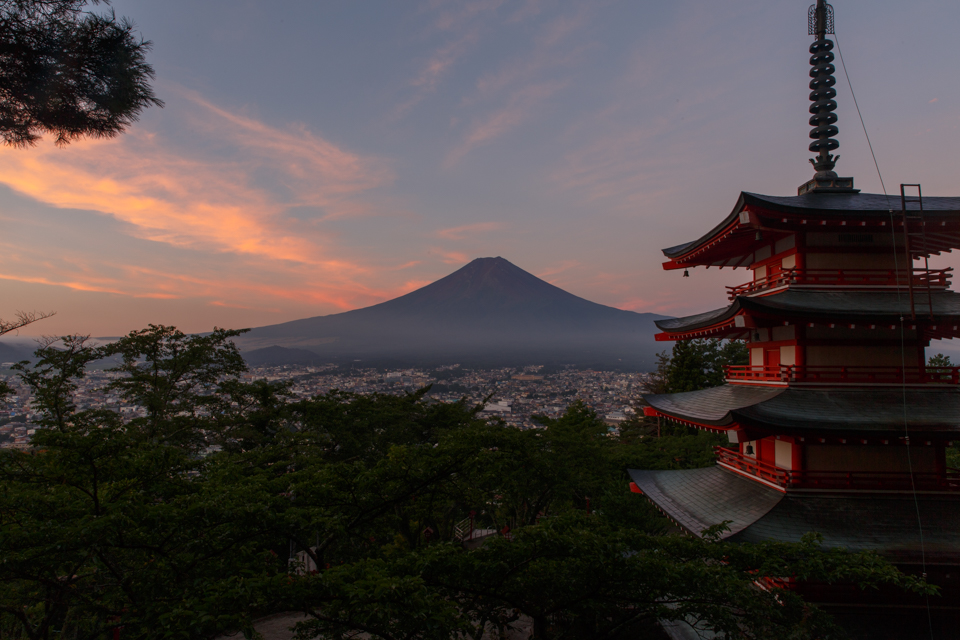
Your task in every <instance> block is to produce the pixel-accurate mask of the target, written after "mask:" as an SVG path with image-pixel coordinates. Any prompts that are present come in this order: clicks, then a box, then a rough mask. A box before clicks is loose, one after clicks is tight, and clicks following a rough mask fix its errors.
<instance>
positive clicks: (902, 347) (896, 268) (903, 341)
mask: <svg viewBox="0 0 960 640" xmlns="http://www.w3.org/2000/svg"><path fill="white" fill-rule="evenodd" d="M833 38H834V40H836V41H837V54H838V55H839V57H840V66H841V67H843V75H844V76H845V77H846V79H847V86H848V87H850V95H851V96H852V97H853V105H854V106H855V107H856V108H857V116H858V117H859V118H860V126H861V127H862V128H863V135H864V137H866V139H867V146H868V147H869V148H870V155H871V156H872V157H873V165H874V166H875V167H876V168H877V177H878V178H880V188H882V189H883V195H884V196H885V197H886V199H887V210H888V211H889V212H890V239H891V241H892V244H893V268H894V272H895V273H899V272H900V264H899V258H898V256H897V232H896V228H895V226H894V219H893V207H892V206H891V205H890V194H888V193H887V187H886V185H885V184H884V182H883V174H881V173H880V164H879V163H878V162H877V154H875V153H874V152H873V144H871V142H870V134H869V133H867V125H866V124H864V122H863V114H862V113H860V105H859V104H858V103H857V94H856V93H854V91H853V83H852V82H850V74H849V73H848V72H847V65H846V63H845V62H844V61H843V51H842V50H841V49H840V38H838V37H837V34H836V32H834V33H833ZM905 208H906V205H904V209H905ZM908 232H909V230H908V229H907V220H906V214H904V221H903V233H904V235H906V234H907V233H908ZM907 259H908V260H912V256H907ZM906 267H907V268H906V272H907V277H908V278H912V277H913V269H912V268H911V265H910V264H907V265H906ZM895 281H896V286H897V308H898V309H899V308H901V304H902V300H901V295H900V278H895ZM901 313H902V312H901ZM930 313H931V315H932V314H933V304H932V302H931V304H930ZM917 326H918V327H919V324H918V325H917ZM916 331H917V339H918V340H919V337H920V332H919V329H917V330H916ZM906 350H907V349H906V327H905V326H904V318H903V316H902V315H901V316H900V366H901V368H902V370H903V371H906V370H907V369H906V366H907V365H906V358H907V356H906ZM922 366H926V362H924V363H922ZM900 389H901V392H902V397H903V435H904V442H905V443H906V446H907V470H908V472H909V473H910V487H911V489H912V494H913V506H914V509H915V510H916V513H917V530H918V531H919V533H920V565H921V567H922V569H921V570H922V571H923V580H924V581H926V579H927V554H926V549H925V547H924V541H923V520H922V519H921V517H920V501H919V500H918V499H917V483H916V479H915V478H914V476H913V456H912V455H911V451H910V426H909V424H908V421H907V379H906V376H903V380H902V382H901V385H900ZM926 602H927V629H928V630H929V631H930V640H934V636H933V616H932V614H931V613H930V596H926Z"/></svg>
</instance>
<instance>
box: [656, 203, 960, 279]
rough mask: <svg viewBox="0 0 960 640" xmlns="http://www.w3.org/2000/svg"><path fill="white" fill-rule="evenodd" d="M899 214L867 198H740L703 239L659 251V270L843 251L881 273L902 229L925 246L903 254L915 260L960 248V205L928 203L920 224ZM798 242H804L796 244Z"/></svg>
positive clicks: (900, 242)
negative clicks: (875, 260) (859, 256)
mask: <svg viewBox="0 0 960 640" xmlns="http://www.w3.org/2000/svg"><path fill="white" fill-rule="evenodd" d="M900 207H901V202H900V198H899V197H896V196H884V195H880V194H870V193H846V194H841V193H829V194H818V193H807V194H804V195H801V196H765V195H760V194H756V193H746V192H742V193H741V194H740V198H739V200H738V201H737V204H736V206H735V207H734V208H733V211H732V212H731V213H730V215H728V216H727V217H726V218H725V219H724V220H723V222H721V223H720V224H719V225H717V226H716V227H714V228H713V229H711V230H710V231H709V232H708V233H707V234H706V235H704V236H703V237H701V238H699V239H697V240H694V241H693V242H687V243H685V244H681V245H677V246H675V247H670V248H669V249H664V250H663V253H664V255H665V256H666V257H667V258H669V260H668V261H667V262H664V263H663V267H664V269H668V270H669V269H686V268H689V267H696V266H706V267H721V268H722V267H734V268H736V267H746V268H750V269H756V268H757V267H758V266H761V265H763V263H764V262H766V261H769V260H770V259H771V257H772V256H773V254H780V253H785V254H787V255H791V254H796V253H799V254H801V255H803V254H824V253H827V254H829V253H835V252H836V251H837V249H838V248H841V247H845V248H846V249H847V251H846V252H847V253H857V254H865V255H870V254H874V255H875V256H877V257H879V258H880V259H881V261H882V262H883V265H884V266H883V267H879V268H882V269H890V268H893V264H892V262H893V252H892V248H893V247H895V246H896V247H898V248H900V253H901V262H905V261H906V255H907V250H906V244H905V243H906V241H905V239H904V229H907V230H908V231H910V232H911V234H914V235H920V234H922V235H923V236H925V238H923V239H924V240H925V242H914V243H911V246H910V247H909V254H910V256H911V257H912V258H914V259H916V258H920V257H924V256H930V255H938V254H940V253H942V252H944V251H950V250H951V249H957V248H960V198H952V197H951V198H932V197H926V198H924V199H923V212H922V214H923V215H922V217H921V216H918V215H914V214H917V213H919V212H918V211H914V210H911V211H909V212H908V213H909V215H908V216H906V217H905V216H903V215H902V214H901V211H900ZM758 231H759V232H760V233H759V238H758V233H757V232H758ZM798 236H799V237H800V239H801V240H805V241H806V242H805V243H802V244H800V245H797V244H796V243H795V241H796V238H797V237H798ZM791 238H793V239H791ZM885 258H888V259H885ZM814 262H815V263H816V262H823V261H822V260H815V261H814ZM853 262H860V264H859V265H856V264H853ZM870 262H871V261H870V260H869V259H861V260H859V261H855V260H848V264H847V265H837V266H836V267H833V266H831V267H826V266H824V267H821V266H818V265H816V264H814V263H810V264H807V265H803V264H800V263H799V262H798V263H797V264H796V266H798V267H809V268H812V269H821V268H871V267H869V266H866V265H867V264H869V263H870ZM901 266H904V265H901ZM874 268H877V267H874Z"/></svg>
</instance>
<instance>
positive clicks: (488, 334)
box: [240, 258, 662, 368]
mask: <svg viewBox="0 0 960 640" xmlns="http://www.w3.org/2000/svg"><path fill="white" fill-rule="evenodd" d="M661 317H662V316H655V315H654V314H639V313H635V312H632V311H624V310H621V309H615V308H613V307H608V306H604V305H600V304H597V303H594V302H590V301H589V300H585V299H583V298H580V297H577V296H575V295H573V294H571V293H568V292H566V291H564V290H563V289H560V288H558V287H555V286H553V285H552V284H549V283H547V282H544V281H543V280H541V279H539V278H537V277H536V276H534V275H532V274H530V273H527V272H526V271H524V270H523V269H520V268H519V267H517V266H515V265H513V264H511V263H510V262H508V261H507V260H504V259H503V258H478V259H476V260H474V261H473V262H471V263H469V264H467V265H466V266H464V267H463V268H461V269H459V270H458V271H456V272H454V273H452V274H450V275H449V276H446V277H445V278H441V279H440V280H437V281H436V282H434V283H432V284H429V285H427V286H425V287H423V288H421V289H417V290H416V291H413V292H411V293H408V294H406V295H403V296H400V297H399V298H395V299H393V300H388V301H387V302H383V303H380V304H377V305H373V306H371V307H366V308H363V309H356V310H354V311H348V312H346V313H338V314H334V315H329V316H319V317H315V318H306V319H303V320H295V321H293V322H285V323H283V324H277V325H272V326H267V327H260V328H257V329H254V330H253V331H252V332H250V334H248V335H247V336H245V337H244V338H243V339H242V340H241V341H240V343H241V347H244V348H247V349H253V348H263V347H267V346H273V345H277V346H283V347H288V348H291V347H295V348H304V349H309V350H310V351H313V352H315V353H317V354H318V355H320V356H326V357H330V358H334V359H358V358H359V359H363V360H370V359H381V360H395V361H405V362H410V363H411V364H412V363H416V362H421V363H426V362H454V361H465V362H476V363H478V364H496V363H503V364H519V363H534V362H541V363H547V362H549V363H571V364H590V365H593V364H596V365H600V364H622V365H625V366H632V367H641V368H648V367H651V366H652V363H653V352H654V350H655V346H654V342H653V334H654V332H655V331H656V329H655V327H654V326H653V320H655V319H658V318H661Z"/></svg>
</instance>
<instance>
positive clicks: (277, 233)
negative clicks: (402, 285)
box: [0, 93, 393, 269]
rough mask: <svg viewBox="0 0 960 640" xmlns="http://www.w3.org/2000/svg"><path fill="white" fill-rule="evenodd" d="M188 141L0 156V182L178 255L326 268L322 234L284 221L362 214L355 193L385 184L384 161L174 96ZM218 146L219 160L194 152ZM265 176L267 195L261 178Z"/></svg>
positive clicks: (2, 152) (141, 138)
mask: <svg viewBox="0 0 960 640" xmlns="http://www.w3.org/2000/svg"><path fill="white" fill-rule="evenodd" d="M181 98H182V99H181V100H180V101H179V102H178V103H176V106H174V104H171V105H170V108H171V109H173V108H178V109H182V110H184V111H185V112H186V116H187V118H189V119H190V121H191V122H192V123H193V125H194V131H195V132H196V133H197V135H196V136H195V139H194V144H193V145H192V146H191V147H189V148H174V147H172V145H171V144H170V143H169V142H168V141H165V140H163V139H162V138H161V137H160V136H159V135H158V134H155V133H151V132H148V131H145V130H142V129H139V128H135V129H133V130H132V131H130V132H129V133H127V134H125V135H124V136H121V137H118V138H115V139H111V140H85V141H81V142H76V143H73V144H71V145H70V146H69V147H68V148H66V149H58V148H55V147H54V146H53V145H52V144H50V143H44V144H41V145H38V146H37V147H36V148H33V149H28V150H19V149H11V148H9V147H2V148H0V183H3V184H6V185H7V186H9V187H10V188H12V189H14V190H16V191H18V192H20V193H22V194H25V195H27V196H30V197H32V198H34V199H36V200H38V201H40V202H43V203H45V204H48V205H51V206H53V207H57V208H70V209H84V210H91V211H97V212H100V213H103V214H107V215H110V216H113V217H114V218H116V219H118V220H121V221H123V222H125V223H128V224H129V225H131V234H132V235H135V236H137V237H140V238H145V239H148V240H152V241H156V242H162V243H167V244H171V245H175V246H179V247H190V248H201V249H213V250H218V251H228V252H234V253H239V254H252V255H257V256H262V257H266V258H270V259H277V260H284V261H296V262H300V263H304V264H312V265H326V266H332V267H335V268H338V269H342V268H351V265H346V264H336V261H333V262H334V263H335V264H330V262H331V261H330V259H325V258H324V254H325V253H326V252H325V251H324V245H325V244H326V243H327V241H328V240H327V238H326V237H325V236H324V235H323V234H321V233H319V232H318V231H317V230H315V229H306V228H304V227H305V225H304V224H303V223H302V222H301V221H299V220H297V219H295V218H292V217H290V216H289V215H287V213H288V211H289V210H290V209H291V208H293V207H311V208H314V209H316V210H317V212H318V216H319V217H320V218H321V219H329V218H336V217H344V216H352V215H358V214H368V213H370V207H369V206H367V205H365V204H364V203H363V202H362V201H361V200H360V199H359V198H358V196H360V195H361V194H362V193H364V192H365V191H368V190H370V189H374V188H376V187H380V186H383V185H386V184H389V183H390V182H391V181H392V180H393V174H392V172H391V171H390V170H389V169H388V168H387V167H386V163H385V162H383V161H382V160H379V159H376V158H366V157H362V156H359V155H357V154H354V153H351V152H349V151H345V150H343V149H341V148H339V147H337V146H336V145H334V144H332V143H330V142H328V141H326V140H324V139H323V138H320V137H319V136H316V135H314V134H312V133H311V132H310V131H307V130H306V129H305V128H303V127H296V128H292V129H290V130H281V129H278V128H275V127H271V126H268V125H266V124H264V123H262V122H259V121H257V120H254V119H251V118H248V117H245V116H241V115H237V114H235V113H231V112H229V111H226V110H224V109H221V108H219V107H216V106H214V105H212V104H210V103H209V102H207V101H205V100H203V99H202V98H200V97H199V96H197V95H196V94H188V93H183V95H181ZM204 149H220V150H222V153H223V155H222V156H217V155H215V154H212V153H209V152H206V151H203V150H204ZM264 176H269V177H271V178H274V180H272V182H273V183H275V184H280V185H282V190H279V189H278V190H274V191H270V190H268V189H267V188H265V187H262V186H260V183H258V179H259V180H261V182H262V178H263V177H264Z"/></svg>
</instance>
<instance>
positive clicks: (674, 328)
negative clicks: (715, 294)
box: [654, 298, 740, 333]
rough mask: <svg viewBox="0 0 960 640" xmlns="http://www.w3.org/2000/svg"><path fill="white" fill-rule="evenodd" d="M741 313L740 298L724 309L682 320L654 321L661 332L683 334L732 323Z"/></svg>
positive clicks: (685, 317) (686, 317)
mask: <svg viewBox="0 0 960 640" xmlns="http://www.w3.org/2000/svg"><path fill="white" fill-rule="evenodd" d="M739 312H740V298H737V299H736V300H734V302H733V304H731V305H730V306H728V307H724V308H722V309H714V310H713V311H705V312H704V313H698V314H696V315H692V316H684V317H682V318H666V319H664V320H654V324H655V325H657V328H658V329H660V330H661V331H665V332H667V333H683V332H686V331H693V330H695V329H706V328H709V327H713V326H716V325H722V324H725V323H727V322H729V321H731V320H732V319H733V318H734V317H735V316H736V315H737V314H738V313H739Z"/></svg>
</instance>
